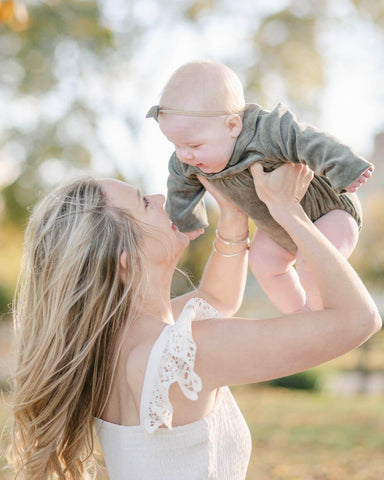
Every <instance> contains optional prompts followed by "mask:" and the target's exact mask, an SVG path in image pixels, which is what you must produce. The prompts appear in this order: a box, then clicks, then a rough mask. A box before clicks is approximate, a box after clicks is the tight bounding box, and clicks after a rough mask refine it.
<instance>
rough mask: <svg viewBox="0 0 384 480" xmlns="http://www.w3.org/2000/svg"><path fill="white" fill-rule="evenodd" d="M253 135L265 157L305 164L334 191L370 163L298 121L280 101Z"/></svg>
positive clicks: (340, 191)
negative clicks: (320, 176) (328, 182)
mask: <svg viewBox="0 0 384 480" xmlns="http://www.w3.org/2000/svg"><path fill="white" fill-rule="evenodd" d="M256 136H257V143H258V145H260V147H261V150H262V153H263V154H264V155H265V157H266V158H268V157H274V158H278V159H279V160H280V161H282V162H292V163H303V164H306V165H308V166H309V167H310V168H311V169H312V170H313V171H314V172H315V173H316V174H317V175H323V176H326V177H327V178H328V179H329V181H330V182H331V185H332V187H333V188H334V190H336V192H338V193H342V192H343V191H344V189H345V188H346V187H347V186H348V185H350V184H351V183H352V182H354V181H355V180H357V179H358V178H359V176H360V175H361V174H362V173H364V172H365V171H366V170H368V168H370V167H371V166H372V164H371V163H370V162H367V161H366V160H365V159H364V158H362V157H360V156H359V155H357V154H356V153H355V152H353V150H352V149H351V148H350V147H348V146H347V145H345V144H343V143H342V142H340V140H338V139H337V138H335V137H333V136H332V135H330V134H328V133H325V132H322V131H321V130H319V129H317V128H315V127H313V126H311V125H306V124H304V123H299V122H298V121H297V120H296V117H295V115H294V114H293V113H292V112H291V111H290V110H289V109H288V108H287V107H286V106H285V105H283V104H279V105H278V106H277V107H276V108H275V109H274V110H272V111H271V112H268V113H267V114H265V115H262V116H261V117H260V119H259V122H258V125H257V129H256Z"/></svg>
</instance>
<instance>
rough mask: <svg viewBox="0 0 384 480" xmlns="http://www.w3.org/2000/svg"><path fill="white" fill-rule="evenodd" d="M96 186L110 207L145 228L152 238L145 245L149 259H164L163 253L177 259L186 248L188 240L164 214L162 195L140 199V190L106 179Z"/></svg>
mask: <svg viewBox="0 0 384 480" xmlns="http://www.w3.org/2000/svg"><path fill="white" fill-rule="evenodd" d="M99 182H100V184H101V187H102V189H103V190H104V192H105V194H106V196H107V201H108V203H109V204H110V205H112V206H115V207H118V208H121V209H125V210H128V211H129V213H130V214H131V215H132V216H133V217H134V218H136V219H137V220H139V221H140V222H142V223H143V224H146V225H148V227H149V231H150V232H151V234H150V235H148V237H147V238H146V239H145V244H146V247H147V248H146V250H147V253H149V254H150V256H151V257H153V256H156V257H157V259H159V258H158V257H160V258H162V257H165V254H164V252H165V251H168V252H174V253H175V254H176V255H177V256H179V255H180V254H181V252H182V251H183V250H184V248H185V247H186V246H187V245H188V244H189V239H188V237H187V236H186V235H184V234H183V233H181V232H180V231H179V229H178V228H177V227H176V225H174V224H173V223H172V222H171V221H170V219H169V216H168V213H167V212H166V211H165V210H164V202H165V198H164V196H163V195H145V196H142V195H141V193H140V191H139V190H137V189H136V188H134V187H132V186H131V185H129V184H127V183H125V182H121V181H119V180H114V179H109V178H108V179H103V180H100V181H99ZM151 227H153V228H151Z"/></svg>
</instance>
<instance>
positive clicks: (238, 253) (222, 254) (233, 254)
mask: <svg viewBox="0 0 384 480" xmlns="http://www.w3.org/2000/svg"><path fill="white" fill-rule="evenodd" d="M215 240H216V239H215ZM215 240H213V242H212V247H213V251H214V252H216V253H217V254H219V255H221V256H222V257H226V258H230V257H236V256H237V255H241V254H242V253H244V252H246V251H247V250H249V246H248V245H247V246H246V247H245V248H243V249H242V250H240V252H236V253H223V252H220V250H217V248H216V245H215Z"/></svg>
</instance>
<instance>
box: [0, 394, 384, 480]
mask: <svg viewBox="0 0 384 480" xmlns="http://www.w3.org/2000/svg"><path fill="white" fill-rule="evenodd" d="M233 393H234V395H235V397H236V399H237V401H238V403H239V406H240V409H241V410H242V412H243V414H244V416H245V418H246V420H247V422H248V425H249V427H250V430H251V433H252V438H253V451H252V457H251V462H250V466H249V469H248V475H247V480H345V479H348V480H381V479H382V478H383V477H384V457H383V451H384V435H383V431H384V407H383V400H382V398H381V397H380V396H376V397H374V396H353V397H340V396H334V395H331V394H324V393H309V392H305V391H290V390H285V389H278V388H267V387H265V386H245V387H236V388H234V389H233ZM7 415H8V412H7V409H6V408H5V406H4V403H2V404H1V408H0V422H1V423H2V425H3V424H4V422H5V421H6V418H7ZM4 463H5V461H4V459H1V464H2V465H4ZM102 478H103V477H101V476H100V477H99V479H98V480H102ZM0 479H1V480H11V479H13V476H12V475H10V474H7V473H5V472H3V473H1V472H0Z"/></svg>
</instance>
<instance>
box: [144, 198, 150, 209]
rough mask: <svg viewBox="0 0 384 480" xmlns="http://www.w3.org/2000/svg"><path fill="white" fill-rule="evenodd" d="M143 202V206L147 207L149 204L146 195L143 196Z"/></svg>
mask: <svg viewBox="0 0 384 480" xmlns="http://www.w3.org/2000/svg"><path fill="white" fill-rule="evenodd" d="M143 202H144V206H145V208H147V207H148V205H149V200H148V198H147V197H143Z"/></svg>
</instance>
